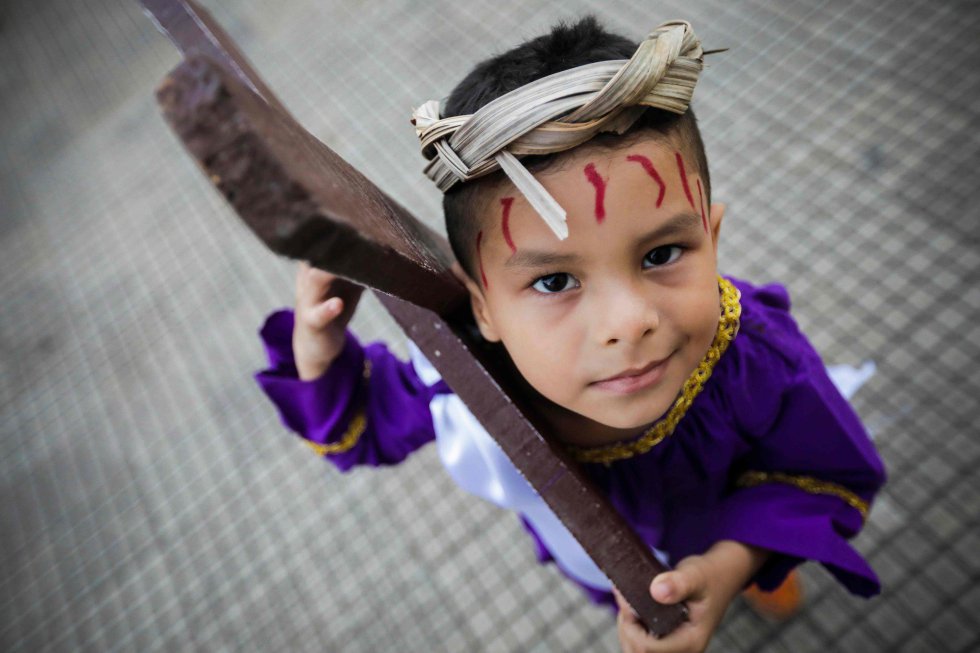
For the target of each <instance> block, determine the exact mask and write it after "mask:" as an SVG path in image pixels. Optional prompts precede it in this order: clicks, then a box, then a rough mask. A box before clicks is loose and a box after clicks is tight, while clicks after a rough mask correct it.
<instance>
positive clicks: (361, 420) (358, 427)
mask: <svg viewBox="0 0 980 653" xmlns="http://www.w3.org/2000/svg"><path fill="white" fill-rule="evenodd" d="M363 377H364V382H365V383H367V382H368V381H369V380H370V379H371V361H370V359H368V358H366V357H365V359H364V372H363ZM366 428H367V415H365V413H364V408H360V409H359V410H358V411H357V413H356V414H355V415H354V417H352V418H351V420H350V423H349V424H348V425H347V430H346V431H345V432H344V435H343V437H341V438H340V440H338V441H337V442H327V443H321V442H311V441H309V440H304V442H306V444H307V445H309V447H310V448H311V449H313V451H315V452H316V454H317V455H318V456H326V455H328V454H332V453H344V452H345V451H350V450H351V449H353V448H354V445H355V444H357V441H358V440H360V439H361V436H362V435H363V434H364V430H365V429H366Z"/></svg>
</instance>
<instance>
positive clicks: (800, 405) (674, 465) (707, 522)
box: [256, 279, 885, 604]
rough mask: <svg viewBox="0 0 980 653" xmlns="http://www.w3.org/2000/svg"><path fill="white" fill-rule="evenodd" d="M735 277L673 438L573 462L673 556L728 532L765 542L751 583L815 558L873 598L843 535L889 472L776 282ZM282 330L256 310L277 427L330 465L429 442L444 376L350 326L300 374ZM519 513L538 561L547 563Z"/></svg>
mask: <svg viewBox="0 0 980 653" xmlns="http://www.w3.org/2000/svg"><path fill="white" fill-rule="evenodd" d="M731 281H732V282H733V283H734V284H735V286H736V287H737V288H738V289H739V291H740V292H741V300H740V303H741V307H742V314H741V321H740V329H739V332H738V334H737V335H736V337H735V338H734V339H733V340H732V341H731V344H730V345H729V347H728V349H727V350H726V351H725V353H724V354H723V355H722V357H721V359H720V360H719V361H718V362H717V364H716V365H715V367H714V370H713V372H712V375H711V377H710V379H709V380H708V381H707V383H706V384H705V385H704V388H703V389H702V391H701V392H700V394H698V395H697V397H696V398H695V399H694V402H693V404H692V405H691V407H690V409H689V410H688V411H687V413H686V414H685V415H684V417H683V418H682V419H681V421H680V423H679V424H678V425H677V427H676V429H675V430H674V432H673V433H672V434H671V435H669V436H668V437H666V438H664V439H663V440H662V441H661V442H659V443H658V444H657V445H656V446H654V447H653V448H652V449H650V450H649V451H647V452H646V453H643V454H638V455H634V456H633V457H630V458H626V459H622V460H616V461H614V462H611V463H583V465H582V466H583V469H584V470H585V472H586V474H587V475H588V476H589V477H590V478H591V479H592V480H593V481H594V482H595V483H596V484H597V486H598V487H599V488H600V490H601V491H602V492H603V493H604V494H606V495H607V496H608V497H609V499H610V501H611V503H612V505H613V506H614V507H615V509H616V510H617V511H618V512H619V513H620V514H621V515H622V516H623V517H624V518H625V519H626V521H627V522H628V523H629V524H630V525H631V526H632V527H633V529H634V530H635V531H636V532H637V533H638V534H639V536H640V537H641V539H643V540H644V541H645V542H646V543H647V544H648V545H649V546H651V547H655V548H656V549H659V550H661V551H664V552H666V553H667V554H668V555H669V556H670V559H671V560H673V561H675V562H676V561H678V560H680V559H682V558H684V557H686V556H689V555H693V554H699V553H703V552H704V551H706V550H707V549H708V548H709V547H710V546H711V545H712V544H713V543H714V542H716V541H718V540H722V539H731V540H737V541H739V542H743V543H745V544H750V545H754V546H758V547H762V548H764V549H767V550H769V551H771V552H772V555H770V556H769V558H768V560H767V561H766V563H765V564H764V566H763V567H762V568H761V569H760V570H759V572H758V573H757V574H756V576H755V577H754V578H753V579H752V580H753V581H754V582H756V583H758V585H759V586H760V587H761V588H762V589H773V588H775V587H777V586H778V585H779V584H780V583H781V582H782V581H783V579H784V578H785V577H786V575H787V574H788V573H789V571H790V570H792V569H793V568H794V567H795V566H796V565H797V564H799V563H800V562H802V561H804V560H815V561H818V562H820V563H822V564H823V565H824V566H825V567H826V568H827V569H828V570H829V571H830V573H831V574H833V575H834V576H835V577H836V578H837V579H838V580H839V581H840V582H841V583H842V584H843V585H844V586H845V587H846V588H847V589H848V590H850V591H851V592H853V593H855V594H858V595H861V596H872V595H874V594H876V593H878V592H879V591H880V585H879V582H878V578H877V576H876V575H875V573H874V571H873V570H872V569H871V567H870V566H869V565H868V563H867V562H866V561H865V560H864V559H863V558H862V557H861V555H860V554H859V553H858V552H857V551H856V550H855V549H854V548H852V547H851V545H850V544H849V543H848V541H847V540H848V539H850V538H851V537H853V536H854V535H855V534H856V533H857V532H858V531H859V530H860V529H861V527H862V525H863V522H864V519H865V518H866V515H867V510H868V507H869V506H870V503H871V500H872V499H873V497H874V495H875V493H876V492H877V491H878V490H879V488H880V487H881V486H882V485H883V483H884V481H885V471H884V466H883V464H882V462H881V459H880V457H879V456H878V454H877V452H876V450H875V448H874V445H873V444H872V442H871V440H870V438H869V437H868V435H867V433H866V431H865V430H864V428H863V426H862V425H861V422H860V420H859V419H858V417H857V415H856V414H855V412H854V410H853V409H852V408H851V406H850V404H849V403H848V402H847V400H846V399H845V398H844V397H843V396H842V395H841V394H840V392H839V391H838V390H837V388H836V387H835V386H834V384H833V382H832V381H831V380H830V378H829V377H828V375H827V370H826V368H825V366H824V364H823V362H822V361H821V359H820V356H819V355H818V354H817V352H816V351H815V350H814V349H813V347H812V345H811V344H810V343H809V341H808V340H807V339H806V337H805V336H804V335H803V334H802V333H801V332H800V331H799V329H798V327H797V325H796V322H795V321H794V320H793V318H792V316H791V315H790V313H789V297H788V294H787V292H786V290H785V288H783V287H782V286H780V285H777V284H770V285H767V286H760V287H755V286H752V285H750V284H748V283H746V282H743V281H738V280H735V279H732V280H731ZM292 330H293V313H292V311H290V310H280V311H277V312H275V313H273V314H272V315H270V316H269V317H268V319H267V320H266V322H265V324H264V326H263V327H262V329H261V331H260V336H261V338H262V340H263V342H264V344H265V346H266V350H267V354H268V358H269V365H270V367H269V369H266V370H264V371H261V372H258V373H257V374H256V380H257V381H258V382H259V384H260V385H261V387H262V389H263V390H264V392H265V393H266V394H267V395H268V396H269V398H270V399H271V400H272V401H273V403H274V404H275V406H276V407H277V409H278V410H279V412H280V415H281V417H282V421H283V423H284V424H285V425H286V426H287V427H288V428H289V429H291V430H292V431H295V432H296V433H298V434H299V435H300V436H302V437H303V438H305V439H306V440H307V441H309V442H310V443H312V444H313V445H314V448H315V449H318V450H319V451H320V452H321V453H323V454H324V456H325V457H326V458H328V459H329V460H330V461H331V462H332V463H333V464H334V465H336V466H337V467H338V468H339V469H340V470H342V471H346V470H348V469H350V468H351V467H352V466H354V465H374V466H377V465H390V464H395V463H398V462H401V461H402V460H404V459H405V457H406V456H408V454H410V453H411V452H413V451H415V450H416V449H418V448H419V447H421V446H422V445H424V444H426V443H428V442H430V441H432V440H434V439H435V437H436V433H435V430H434V427H433V418H432V414H431V413H430V408H429V404H430V401H431V400H432V398H433V397H434V396H435V395H437V394H442V393H451V392H452V390H451V389H450V388H449V387H448V386H447V385H446V384H445V382H443V381H439V382H437V383H435V384H433V385H427V384H426V383H424V382H423V381H422V380H421V379H420V377H419V374H418V373H417V372H416V369H415V367H414V366H413V365H412V364H411V363H410V362H402V361H400V360H398V359H397V358H395V357H394V356H393V355H392V354H391V353H390V352H389V351H388V349H387V348H386V347H385V345H384V344H382V343H373V344H370V345H368V346H366V347H362V346H361V344H360V343H359V342H358V340H357V338H356V337H354V335H353V334H352V333H350V332H348V334H347V341H346V343H345V346H344V349H343V351H342V353H341V354H340V356H339V357H338V358H337V360H336V361H335V363H334V364H333V365H332V366H331V368H330V370H329V371H328V372H327V373H326V374H324V375H323V376H322V377H320V378H318V379H316V380H313V381H301V380H299V378H298V377H297V372H296V366H295V363H294V361H293V355H292ZM366 366H367V367H366ZM365 369H369V370H370V374H369V375H365V374H364V373H363V372H364V370H365ZM352 428H353V430H352ZM523 522H524V526H525V528H527V530H528V531H529V532H530V533H531V535H532V536H533V538H534V542H535V545H536V550H537V554H538V558H539V560H541V561H542V562H546V561H549V560H551V559H552V556H551V552H549V550H548V548H547V547H546V546H545V544H544V543H543V540H542V539H541V538H540V537H538V534H537V533H535V531H534V528H533V526H532V525H531V524H530V523H529V522H528V521H527V520H523ZM573 580H574V579H573ZM578 584H579V585H582V586H583V588H584V589H585V590H586V591H587V593H588V594H589V595H590V596H591V598H592V599H593V600H595V601H598V602H602V603H606V604H611V603H612V599H611V595H610V594H609V593H608V592H606V591H602V590H598V589H597V588H595V587H590V586H588V585H587V584H584V583H582V582H581V581H578Z"/></svg>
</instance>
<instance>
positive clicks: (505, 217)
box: [500, 197, 517, 254]
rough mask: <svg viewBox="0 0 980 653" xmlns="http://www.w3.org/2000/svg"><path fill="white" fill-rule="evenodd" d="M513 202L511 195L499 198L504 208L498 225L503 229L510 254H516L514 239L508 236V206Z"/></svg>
mask: <svg viewBox="0 0 980 653" xmlns="http://www.w3.org/2000/svg"><path fill="white" fill-rule="evenodd" d="M513 203H514V198H513V197H504V198H501V200H500V204H501V205H502V206H503V207H504V209H503V215H502V216H501V218H500V225H501V227H502V228H503V230H504V240H506V241H507V246H508V247H510V251H511V254H516V253H517V246H516V245H514V240H513V239H512V238H511V237H510V206H511V204H513Z"/></svg>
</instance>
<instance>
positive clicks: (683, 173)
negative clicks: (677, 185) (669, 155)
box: [674, 152, 694, 209]
mask: <svg viewBox="0 0 980 653" xmlns="http://www.w3.org/2000/svg"><path fill="white" fill-rule="evenodd" d="M674 157H675V158H676V159H677V169H678V170H680V172H681V183H682V184H684V194H685V195H687V201H688V203H689V204H690V205H691V208H692V209H693V208H694V197H693V196H692V195H691V187H690V186H688V185H687V171H685V170H684V157H682V156H681V153H680V152H674Z"/></svg>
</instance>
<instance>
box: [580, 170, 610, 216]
mask: <svg viewBox="0 0 980 653" xmlns="http://www.w3.org/2000/svg"><path fill="white" fill-rule="evenodd" d="M585 178H586V179H588V180H589V183H590V184H592V185H593V186H595V221H596V222H598V223H600V224H602V221H603V220H605V219H606V180H605V179H603V178H602V175H600V174H599V171H598V170H596V169H595V164H594V163H590V164H588V165H587V166H585Z"/></svg>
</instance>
